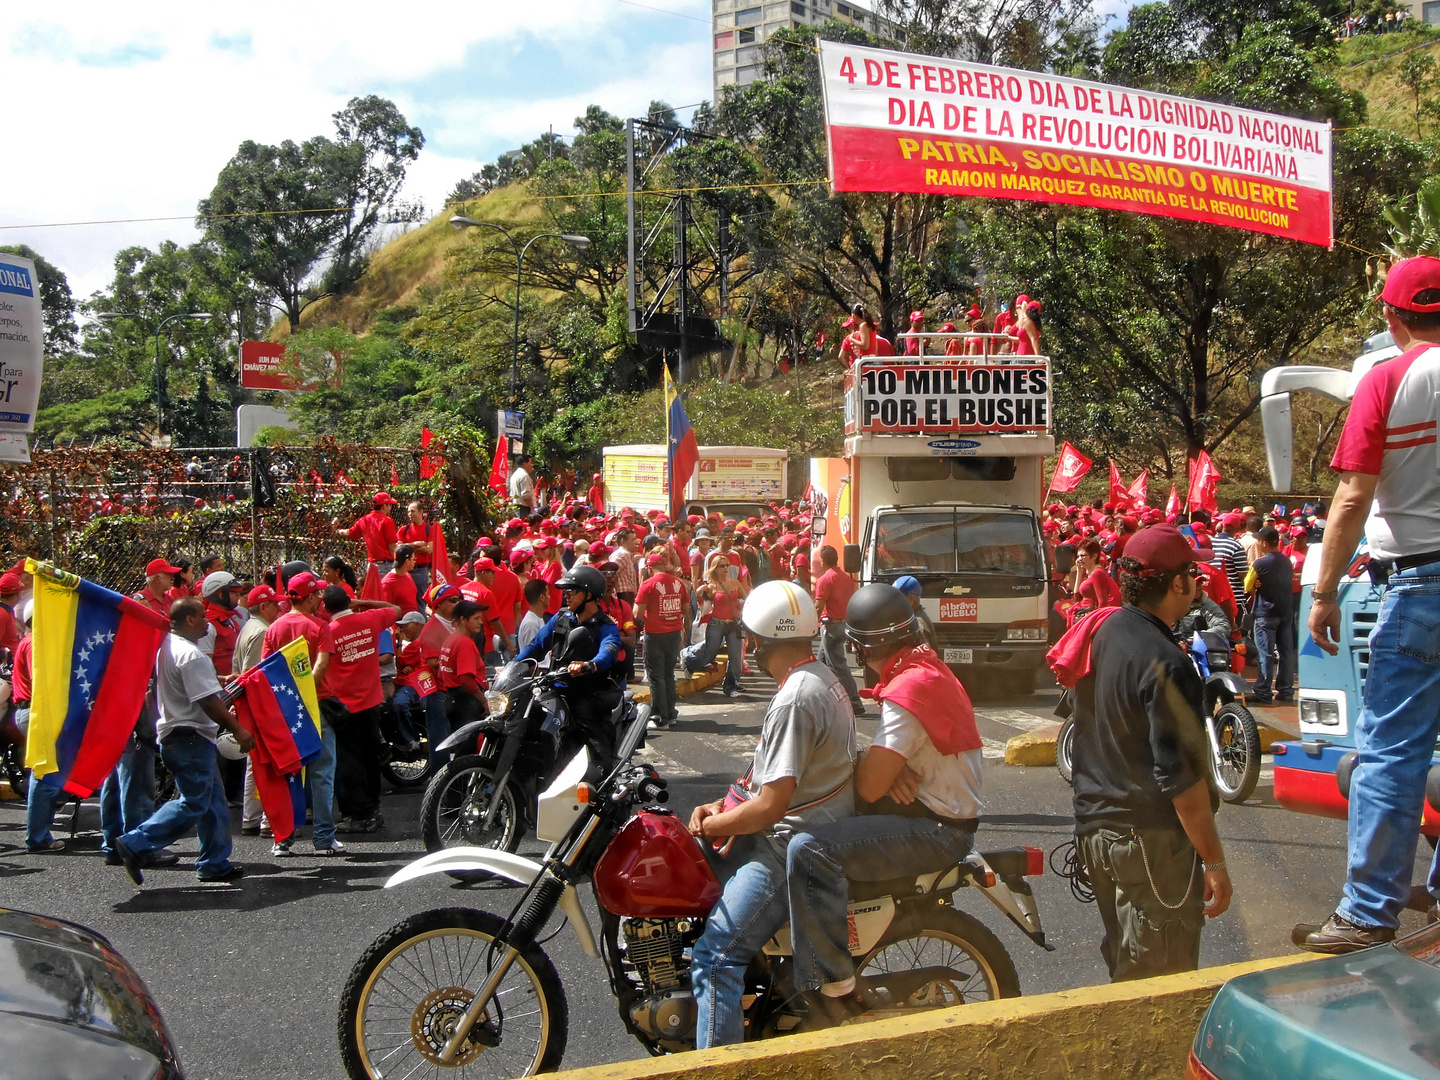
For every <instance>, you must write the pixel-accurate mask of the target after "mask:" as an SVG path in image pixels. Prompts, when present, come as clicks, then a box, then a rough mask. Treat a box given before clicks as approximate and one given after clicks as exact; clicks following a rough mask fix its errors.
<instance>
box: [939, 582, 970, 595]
mask: <svg viewBox="0 0 1440 1080" xmlns="http://www.w3.org/2000/svg"><path fill="white" fill-rule="evenodd" d="M945 595H946V596H969V595H970V590H969V589H967V588H966V587H965V586H964V585H951V586H950V587H949V588H948V589H946V590H945Z"/></svg>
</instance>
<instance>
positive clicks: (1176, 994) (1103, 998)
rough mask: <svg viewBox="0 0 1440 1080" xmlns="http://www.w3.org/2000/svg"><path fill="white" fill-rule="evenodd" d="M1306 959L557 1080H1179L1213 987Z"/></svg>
mask: <svg viewBox="0 0 1440 1080" xmlns="http://www.w3.org/2000/svg"><path fill="white" fill-rule="evenodd" d="M1311 959H1314V957H1312V956H1310V955H1308V954H1303V953H1302V954H1299V955H1295V956H1282V957H1276V958H1272V959H1269V960H1257V961H1251V962H1249V963H1244V964H1230V965H1227V966H1225V967H1213V968H1205V969H1203V970H1201V971H1192V972H1187V973H1185V974H1183V975H1167V976H1163V977H1161V978H1158V979H1146V980H1142V981H1139V982H1129V983H1119V984H1114V985H1106V986H1087V987H1081V988H1080V989H1077V990H1064V991H1061V992H1059V993H1054V994H1040V995H1037V996H1036V997H1028V998H1026V997H1021V998H1010V999H1008V1000H1005V1001H991V1002H984V1003H981V1004H976V1005H962V1006H960V1007H958V1008H954V1009H941V1010H936V1011H935V1012H927V1013H917V1014H916V1015H914V1016H907V1017H895V1018H892V1019H889V1020H878V1021H875V1022H873V1023H867V1024H852V1025H848V1026H846V1027H842V1028H833V1029H831V1030H829V1031H817V1032H810V1033H807V1034H803V1035H792V1036H790V1037H788V1038H783V1039H774V1040H772V1041H769V1042H762V1043H747V1044H745V1045H743V1046H727V1047H721V1048H719V1049H715V1050H697V1051H695V1052H693V1053H689V1054H676V1055H674V1056H672V1057H664V1058H643V1059H641V1060H638V1061H629V1062H624V1063H622V1064H619V1065H601V1066H597V1067H594V1068H589V1069H575V1070H573V1071H570V1072H563V1073H560V1074H558V1076H557V1080H682V1078H683V1080H695V1078H703V1080H834V1078H837V1077H839V1078H842V1080H900V1078H903V1080H928V1078H930V1077H947V1078H949V1077H965V1078H973V1080H1011V1078H1013V1080H1022V1078H1024V1080H1033V1078H1034V1077H1047V1078H1048V1077H1056V1078H1074V1080H1091V1078H1104V1077H1113V1078H1116V1080H1121V1078H1123V1080H1181V1078H1182V1077H1183V1076H1184V1075H1185V1059H1186V1056H1187V1054H1188V1053H1189V1049H1190V1044H1191V1042H1192V1041H1193V1040H1194V1038H1195V1032H1196V1030H1197V1029H1198V1028H1199V1026H1200V1019H1201V1017H1203V1016H1204V1015H1205V1010H1206V1009H1208V1008H1209V1007H1210V1002H1211V1001H1212V1000H1213V999H1214V997H1215V994H1216V992H1217V991H1218V990H1219V989H1220V986H1221V985H1222V984H1223V983H1225V982H1226V981H1228V980H1229V979H1233V978H1234V977H1235V976H1237V975H1244V974H1246V973H1247V972H1251V971H1260V970H1263V969H1265V968H1270V967H1278V966H1281V965H1285V964H1293V963H1297V962H1301V961H1305V960H1311Z"/></svg>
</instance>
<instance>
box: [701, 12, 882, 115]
mask: <svg viewBox="0 0 1440 1080" xmlns="http://www.w3.org/2000/svg"><path fill="white" fill-rule="evenodd" d="M714 11H715V16H714V25H715V30H714V33H715V38H714V49H715V61H714V68H713V71H714V80H715V96H716V98H718V97H719V96H720V88H721V87H722V86H731V85H738V86H744V85H745V84H746V83H752V82H754V81H755V80H756V79H758V78H760V74H761V70H762V68H763V64H762V62H761V57H760V45H761V43H762V42H764V41H765V40H766V39H767V38H769V37H770V35H771V34H773V33H775V31H777V30H783V29H785V28H786V27H798V26H805V25H808V24H810V23H824V22H829V21H830V20H831V19H834V20H836V21H837V22H846V23H853V24H854V25H856V26H859V27H862V28H863V29H866V30H869V31H870V32H871V33H872V34H873V33H880V34H884V35H885V36H887V37H889V38H891V39H892V40H894V41H896V42H902V43H903V42H904V40H905V32H904V31H903V30H895V29H894V27H893V26H892V24H891V23H890V22H889V21H887V20H885V19H883V18H881V17H880V16H879V15H876V14H875V13H874V12H872V11H869V10H867V9H866V8H863V7H861V6H859V5H858V4H852V3H849V2H848V0H784V2H782V3H756V2H755V0H714Z"/></svg>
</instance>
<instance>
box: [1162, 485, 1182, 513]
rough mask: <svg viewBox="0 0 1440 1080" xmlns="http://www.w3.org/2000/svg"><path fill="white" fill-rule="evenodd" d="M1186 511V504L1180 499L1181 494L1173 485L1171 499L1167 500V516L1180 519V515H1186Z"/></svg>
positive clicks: (1171, 486)
mask: <svg viewBox="0 0 1440 1080" xmlns="http://www.w3.org/2000/svg"><path fill="white" fill-rule="evenodd" d="M1184 511H1185V503H1184V501H1183V500H1182V499H1181V498H1180V492H1179V491H1177V490H1176V488H1175V485H1174V484H1171V485H1170V497H1169V498H1168V499H1166V500H1165V516H1166V517H1178V516H1179V515H1180V514H1182V513H1184Z"/></svg>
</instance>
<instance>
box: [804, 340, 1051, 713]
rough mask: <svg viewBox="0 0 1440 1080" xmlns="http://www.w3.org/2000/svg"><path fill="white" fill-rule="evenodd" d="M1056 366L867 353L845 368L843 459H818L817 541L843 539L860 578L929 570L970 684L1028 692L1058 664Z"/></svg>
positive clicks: (947, 651)
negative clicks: (1049, 517)
mask: <svg viewBox="0 0 1440 1080" xmlns="http://www.w3.org/2000/svg"><path fill="white" fill-rule="evenodd" d="M976 336H977V335H965V337H969V338H975V337H976ZM924 337H925V338H926V339H927V340H928V339H939V345H940V347H941V348H943V342H944V341H945V340H952V339H954V340H959V339H960V335H943V334H936V335H925V336H924ZM935 344H936V342H934V341H929V345H930V347H932V348H933V347H934V346H935ZM986 344H987V347H988V345H989V342H988V341H987V343H986ZM1050 375H1051V368H1050V361H1049V358H1048V357H1044V356H1010V355H1003V356H996V355H980V356H933V355H930V356H894V357H865V358H863V359H861V360H858V361H856V363H855V366H854V368H853V370H852V371H851V373H850V374H849V375H848V376H847V377H846V383H845V454H844V457H843V458H842V459H821V460H817V461H815V462H814V463H813V464H812V478H811V485H812V491H820V492H823V493H824V498H823V500H821V501H823V502H824V504H825V511H824V514H823V516H817V519H816V523H815V527H814V531H815V533H816V546H817V548H818V546H819V545H820V544H822V543H824V544H831V545H832V546H835V547H837V548H839V547H841V545H842V544H843V545H844V567H845V569H846V570H847V571H848V572H850V573H853V574H859V576H860V581H861V584H868V583H870V582H873V581H884V582H893V581H895V580H896V579H897V578H900V577H904V576H906V575H909V576H912V577H915V578H917V579H918V580H919V582H920V585H921V590H922V603H923V605H924V608H925V611H926V613H927V614H928V615H929V617H930V620H931V622H933V623H934V625H935V631H936V636H937V639H938V644H939V647H940V650H941V655H942V659H943V660H944V661H945V663H946V664H948V665H949V666H950V668H951V670H953V671H954V672H955V673H956V674H957V675H958V676H960V678H961V680H962V681H964V682H965V683H967V684H969V685H971V686H977V685H982V684H985V685H994V684H995V682H997V681H1003V682H1005V683H1007V684H1008V687H1009V688H1010V689H1012V690H1015V691H1019V692H1022V693H1029V692H1030V691H1031V690H1033V689H1034V686H1035V679H1036V676H1037V674H1039V673H1040V672H1041V671H1042V670H1043V669H1044V668H1045V652H1046V650H1047V649H1048V647H1049V646H1048V641H1047V638H1048V627H1049V610H1050V588H1049V585H1050V580H1049V579H1050V568H1049V560H1048V557H1047V553H1046V548H1045V544H1044V540H1043V538H1042V536H1041V531H1040V511H1041V499H1042V498H1043V494H1044V490H1045V458H1046V457H1047V456H1048V455H1050V454H1053V453H1054V452H1055V439H1054V437H1053V435H1052V434H1051V377H1050Z"/></svg>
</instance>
